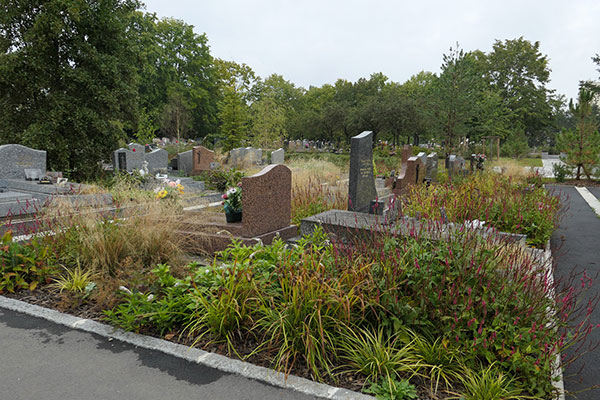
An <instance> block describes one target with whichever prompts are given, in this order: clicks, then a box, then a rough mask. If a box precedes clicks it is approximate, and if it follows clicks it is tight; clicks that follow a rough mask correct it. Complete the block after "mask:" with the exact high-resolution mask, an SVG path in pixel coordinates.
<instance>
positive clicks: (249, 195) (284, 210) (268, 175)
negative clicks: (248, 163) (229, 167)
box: [242, 164, 292, 237]
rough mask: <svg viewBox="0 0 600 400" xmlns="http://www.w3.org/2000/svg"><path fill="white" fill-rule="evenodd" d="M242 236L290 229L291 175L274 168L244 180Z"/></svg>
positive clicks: (286, 169) (273, 166) (273, 165)
mask: <svg viewBox="0 0 600 400" xmlns="http://www.w3.org/2000/svg"><path fill="white" fill-rule="evenodd" d="M242 193H243V194H242V212H243V216H242V225H243V228H242V236H245V237H253V236H258V235H262V234H264V233H267V232H272V231H276V230H278V229H281V228H284V227H287V226H289V225H290V219H291V210H292V197H291V196H292V171H291V170H290V169H289V168H288V167H286V166H285V165H275V164H271V165H269V166H267V167H265V168H264V169H263V170H262V171H260V172H259V173H257V174H255V175H252V176H249V177H243V178H242Z"/></svg>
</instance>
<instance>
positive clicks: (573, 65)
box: [143, 0, 600, 98]
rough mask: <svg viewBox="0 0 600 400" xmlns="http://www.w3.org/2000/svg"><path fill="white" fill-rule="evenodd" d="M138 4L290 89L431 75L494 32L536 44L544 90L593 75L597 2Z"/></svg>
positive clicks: (567, 88)
mask: <svg viewBox="0 0 600 400" xmlns="http://www.w3.org/2000/svg"><path fill="white" fill-rule="evenodd" d="M143 1H144V2H145V4H146V7H147V11H149V12H155V13H156V14H157V15H158V16H159V17H161V18H162V17H173V18H177V19H181V20H183V21H185V22H186V23H188V24H191V25H194V27H195V31H196V32H197V33H206V35H207V37H208V41H209V45H210V48H211V54H212V55H213V56H215V57H218V58H222V59H225V60H232V61H235V62H238V63H246V64H248V65H249V66H250V67H251V68H252V69H253V70H254V71H255V72H256V73H257V74H258V75H260V76H262V77H266V76H268V75H270V74H272V73H277V74H280V75H283V76H284V78H285V79H287V80H289V81H291V82H293V83H295V84H296V85H297V86H303V87H305V88H308V87H309V86H311V85H312V86H321V85H322V84H324V83H334V82H335V81H336V80H337V79H338V78H343V79H347V80H350V81H356V80H357V79H358V78H361V77H368V76H369V75H370V74H371V73H373V72H383V73H384V74H385V75H386V76H388V77H389V78H390V79H391V80H393V81H396V82H401V83H402V82H404V81H406V80H407V79H409V78H410V77H411V76H412V75H414V74H416V73H418V72H419V71H421V70H426V71H431V72H435V73H439V71H440V66H441V64H442V54H443V53H445V52H447V51H448V49H449V48H450V46H454V44H455V43H456V42H458V43H459V44H460V46H461V48H463V49H465V50H475V49H479V50H482V51H485V52H488V51H490V50H491V49H492V44H493V43H494V41H495V40H496V39H499V40H505V39H515V38H518V37H520V36H523V37H524V38H525V39H527V40H529V41H531V42H535V41H539V42H540V44H541V52H542V54H545V55H547V56H548V57H549V59H550V69H551V70H552V72H551V74H550V79H551V82H550V84H549V87H550V88H552V89H556V90H557V91H558V92H559V93H561V94H564V95H566V96H567V97H569V98H571V97H575V96H576V94H577V88H578V83H579V81H580V80H588V79H592V80H599V76H600V73H599V72H597V71H596V65H595V64H594V63H593V62H592V60H591V57H592V56H594V55H595V54H596V53H600V26H598V25H597V23H598V17H599V16H600V1H598V0H572V1H566V0H546V1H528V0H520V1H514V0H495V1H457V0H454V1H448V0H446V1H419V0H416V1H410V2H408V1H391V0H390V1H380V0H377V1H354V0H281V1H275V0H271V1H266V0H264V1H261V0H254V1H253V0H203V1H197V0H196V1H194V0H143Z"/></svg>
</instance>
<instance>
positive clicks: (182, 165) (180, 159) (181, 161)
mask: <svg viewBox="0 0 600 400" xmlns="http://www.w3.org/2000/svg"><path fill="white" fill-rule="evenodd" d="M193 167H194V156H193V154H192V150H188V151H184V152H183V153H179V154H177V169H178V171H179V172H183V173H184V174H191V173H192V170H193Z"/></svg>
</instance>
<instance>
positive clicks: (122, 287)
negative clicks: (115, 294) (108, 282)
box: [119, 286, 133, 294]
mask: <svg viewBox="0 0 600 400" xmlns="http://www.w3.org/2000/svg"><path fill="white" fill-rule="evenodd" d="M119 290H120V291H122V292H125V293H127V294H133V293H131V290H129V289H127V288H126V287H125V286H119Z"/></svg>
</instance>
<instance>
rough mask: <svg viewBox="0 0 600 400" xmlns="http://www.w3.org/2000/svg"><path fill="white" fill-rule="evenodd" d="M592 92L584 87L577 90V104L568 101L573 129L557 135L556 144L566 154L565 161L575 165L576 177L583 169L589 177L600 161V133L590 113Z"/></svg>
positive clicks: (589, 177) (577, 177)
mask: <svg viewBox="0 0 600 400" xmlns="http://www.w3.org/2000/svg"><path fill="white" fill-rule="evenodd" d="M593 100H594V94H593V93H592V92H591V91H589V90H587V89H584V88H581V89H580V90H579V98H578V102H577V104H573V100H571V101H570V102H569V111H570V112H571V114H572V115H573V116H574V118H575V121H576V125H575V129H574V130H564V131H563V132H562V133H561V134H560V135H559V137H558V146H559V147H560V149H561V150H562V151H564V152H565V153H566V154H567V157H566V160H565V162H566V163H567V164H569V165H571V166H574V167H577V176H576V179H577V180H579V179H580V177H581V172H582V171H583V172H584V173H585V175H586V176H587V177H588V179H591V174H592V168H593V167H594V166H596V165H598V164H599V163H600V134H599V133H598V124H597V121H596V120H595V118H593V114H592V103H593Z"/></svg>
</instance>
